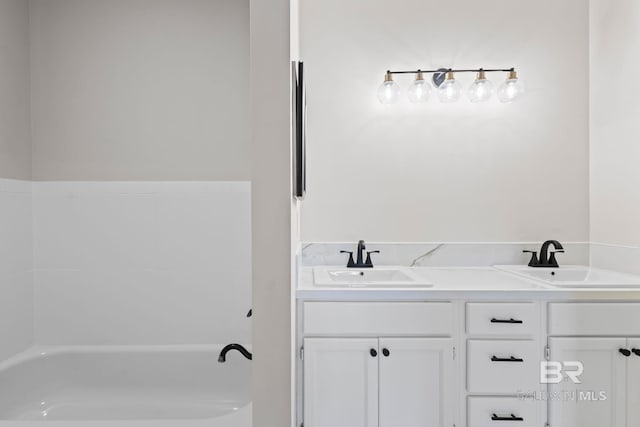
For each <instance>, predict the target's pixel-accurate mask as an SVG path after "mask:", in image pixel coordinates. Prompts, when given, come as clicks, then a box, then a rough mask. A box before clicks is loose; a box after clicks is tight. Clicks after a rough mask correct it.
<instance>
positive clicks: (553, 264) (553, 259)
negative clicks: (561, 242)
mask: <svg viewBox="0 0 640 427" xmlns="http://www.w3.org/2000/svg"><path fill="white" fill-rule="evenodd" d="M557 253H564V251H563V250H559V251H555V252H551V255H549V266H550V267H555V268H557V267H560V266H559V265H558V260H557V259H556V254H557Z"/></svg>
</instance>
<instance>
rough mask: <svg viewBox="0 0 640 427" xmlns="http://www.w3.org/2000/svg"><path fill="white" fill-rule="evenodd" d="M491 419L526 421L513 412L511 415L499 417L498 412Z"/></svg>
mask: <svg viewBox="0 0 640 427" xmlns="http://www.w3.org/2000/svg"><path fill="white" fill-rule="evenodd" d="M491 421H524V418H522V417H516V416H515V415H513V414H511V416H509V417H499V416H497V415H496V414H493V415H491Z"/></svg>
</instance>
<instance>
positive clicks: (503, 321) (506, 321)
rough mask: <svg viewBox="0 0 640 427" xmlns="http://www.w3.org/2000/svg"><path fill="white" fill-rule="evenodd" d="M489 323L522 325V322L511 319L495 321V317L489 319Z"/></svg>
mask: <svg viewBox="0 0 640 427" xmlns="http://www.w3.org/2000/svg"><path fill="white" fill-rule="evenodd" d="M491 323H510V324H514V325H515V324H520V325H521V324H522V323H524V322H523V321H522V320H516V319H514V318H513V317H512V318H511V319H496V318H495V317H494V318H493V319H491Z"/></svg>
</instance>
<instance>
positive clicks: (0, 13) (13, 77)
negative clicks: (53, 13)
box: [0, 0, 31, 179]
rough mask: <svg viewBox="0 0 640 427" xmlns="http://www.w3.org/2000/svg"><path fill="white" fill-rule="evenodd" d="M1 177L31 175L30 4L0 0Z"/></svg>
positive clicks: (18, 0) (17, 0)
mask: <svg viewBox="0 0 640 427" xmlns="http://www.w3.org/2000/svg"><path fill="white" fill-rule="evenodd" d="M0 177H2V178H18V179H30V178H31V129H30V118H29V6H28V2H27V1H25V0H0Z"/></svg>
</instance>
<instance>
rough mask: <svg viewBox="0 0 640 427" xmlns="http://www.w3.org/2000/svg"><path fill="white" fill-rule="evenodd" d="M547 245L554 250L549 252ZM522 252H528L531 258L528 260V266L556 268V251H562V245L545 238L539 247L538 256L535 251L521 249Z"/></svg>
mask: <svg viewBox="0 0 640 427" xmlns="http://www.w3.org/2000/svg"><path fill="white" fill-rule="evenodd" d="M549 246H553V247H554V248H555V251H554V252H551V254H549ZM522 252H523V253H530V254H531V260H530V261H529V267H537V268H558V267H559V265H558V260H556V253H564V247H562V244H561V243H560V242H558V241H557V240H547V241H546V242H544V243H543V244H542V247H541V248H540V258H538V254H537V253H536V252H535V251H522Z"/></svg>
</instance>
